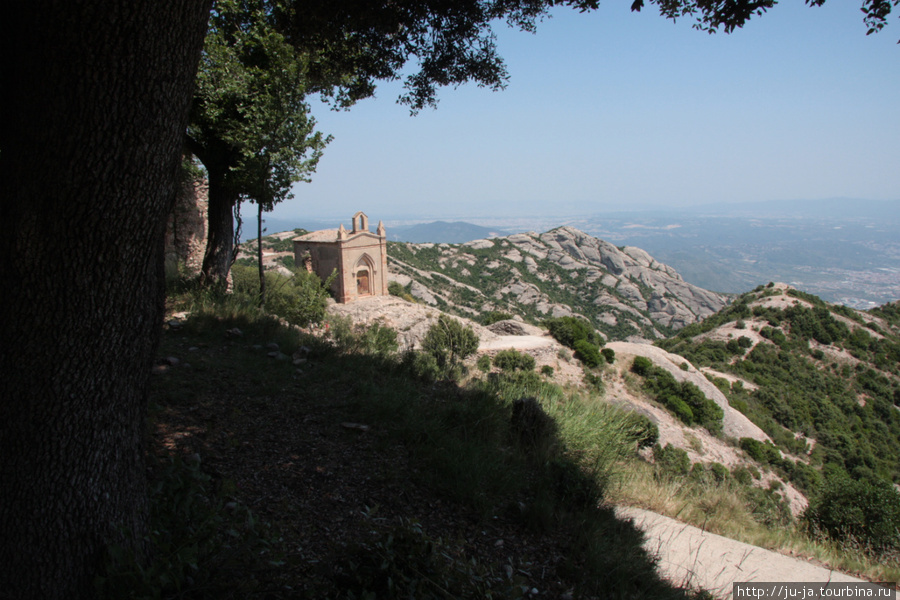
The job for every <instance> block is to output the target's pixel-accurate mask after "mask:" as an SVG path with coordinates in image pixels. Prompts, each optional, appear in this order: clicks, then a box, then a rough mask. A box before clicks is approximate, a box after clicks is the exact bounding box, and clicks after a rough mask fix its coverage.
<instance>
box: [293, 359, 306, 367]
mask: <svg viewBox="0 0 900 600" xmlns="http://www.w3.org/2000/svg"><path fill="white" fill-rule="evenodd" d="M305 363H306V359H305V358H295V359H294V366H295V367H299V366H300V365H302V364H305Z"/></svg>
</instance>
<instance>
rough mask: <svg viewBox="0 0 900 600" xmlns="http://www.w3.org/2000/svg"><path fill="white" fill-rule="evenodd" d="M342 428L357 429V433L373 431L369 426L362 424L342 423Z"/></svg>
mask: <svg viewBox="0 0 900 600" xmlns="http://www.w3.org/2000/svg"><path fill="white" fill-rule="evenodd" d="M341 427H343V428H345V429H356V430H357V431H368V430H369V429H371V428H370V427H369V426H368V425H363V424H362V423H349V422H345V423H341Z"/></svg>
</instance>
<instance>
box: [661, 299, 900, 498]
mask: <svg viewBox="0 0 900 600" xmlns="http://www.w3.org/2000/svg"><path fill="white" fill-rule="evenodd" d="M885 310H886V311H887V312H886V313H885V311H881V312H880V313H879V312H876V313H866V312H860V311H854V310H852V309H848V308H846V307H842V306H836V305H830V304H827V303H825V302H823V301H822V300H820V299H819V298H817V297H815V296H811V295H809V294H805V293H803V292H799V291H797V290H795V289H793V288H790V287H789V286H786V285H771V286H770V287H766V288H762V287H760V288H757V289H756V290H754V291H753V292H750V293H747V294H743V295H742V296H740V297H739V298H738V299H736V300H735V302H734V303H733V304H732V305H731V306H729V307H728V308H727V309H726V310H724V311H722V312H720V313H719V314H717V315H715V316H714V317H711V318H710V319H708V320H707V321H705V322H704V323H701V324H697V325H692V326H690V327H687V328H685V329H683V330H682V331H681V332H679V334H678V335H677V336H676V337H674V338H672V339H669V340H665V341H663V342H660V343H659V346H661V347H662V348H664V349H666V350H668V351H669V352H673V353H676V354H680V355H682V356H684V357H685V358H687V359H688V360H689V361H690V362H691V363H693V364H694V365H695V366H697V367H701V368H704V369H705V370H707V372H708V374H709V376H710V377H711V379H712V380H713V382H714V383H715V384H716V385H717V386H718V387H719V388H720V389H721V390H722V391H723V392H724V393H725V394H726V396H727V397H728V400H729V403H730V404H731V405H732V406H734V407H735V408H737V409H738V410H740V411H741V412H743V413H745V414H746V415H747V416H748V417H749V418H750V419H751V420H752V421H754V422H755V423H756V424H757V425H759V426H760V427H761V428H762V429H763V430H764V431H765V432H766V433H767V434H768V435H769V437H770V438H771V439H772V440H773V441H774V442H775V444H776V445H777V447H778V450H780V452H781V453H783V455H782V454H780V453H779V452H778V451H775V452H769V451H765V452H763V458H764V460H763V462H770V463H771V464H772V466H773V467H774V468H776V469H778V470H781V471H782V472H783V473H784V474H785V475H786V476H787V477H789V478H790V479H791V481H792V482H794V483H795V485H797V486H798V487H799V488H800V489H802V490H806V491H810V490H813V489H815V488H816V487H817V486H818V484H819V483H820V482H821V481H822V479H823V478H824V479H828V478H830V477H838V476H849V477H850V478H852V479H856V480H873V479H881V480H885V481H889V482H896V481H898V480H900V464H898V461H897V457H898V456H900V409H898V405H900V328H898V327H897V325H896V324H891V323H890V322H889V321H888V320H887V319H886V318H883V316H880V315H881V314H882V313H885V316H888V315H890V314H892V313H891V311H890V310H887V307H886V309H885ZM788 455H791V456H790V457H788Z"/></svg>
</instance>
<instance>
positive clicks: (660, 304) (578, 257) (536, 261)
mask: <svg viewBox="0 0 900 600" xmlns="http://www.w3.org/2000/svg"><path fill="white" fill-rule="evenodd" d="M388 263H389V266H390V269H391V271H392V279H393V280H395V281H397V282H399V283H400V284H401V285H403V286H406V287H407V288H408V291H409V292H410V293H411V294H412V295H413V296H415V297H417V298H419V299H420V300H422V301H424V302H426V303H428V304H431V305H434V306H437V307H439V308H441V309H444V310H448V311H451V312H456V313H459V314H464V315H468V316H472V315H478V314H481V313H488V312H492V311H500V312H509V313H513V314H519V315H522V316H523V317H525V318H530V319H532V320H535V321H539V320H542V319H545V318H548V317H559V316H567V315H581V316H583V317H585V318H587V319H589V320H590V321H591V322H592V323H593V324H594V326H595V327H596V328H597V329H599V330H600V331H601V332H602V333H603V334H604V335H605V336H606V337H607V338H609V339H626V338H643V339H658V338H662V337H665V336H666V335H669V334H671V333H672V332H674V331H676V330H678V329H680V328H682V327H684V326H686V325H689V324H691V323H695V322H697V321H699V320H701V319H703V318H704V317H707V316H709V315H711V314H713V313H715V312H716V311H718V310H720V309H721V308H723V307H724V306H725V305H726V302H727V297H726V296H724V295H722V294H716V293H713V292H709V291H707V290H704V289H702V288H699V287H697V286H694V285H691V284H689V283H687V282H685V281H684V280H683V279H682V278H681V276H680V275H679V274H678V273H677V272H676V271H675V270H674V269H672V268H671V267H669V266H667V265H664V264H662V263H659V262H658V261H656V260H654V259H653V257H651V256H650V255H649V254H647V253H646V252H644V251H643V250H641V249H639V248H632V247H625V248H616V247H615V246H613V245H612V244H609V243H607V242H604V241H603V240H599V239H597V238H594V237H592V236H589V235H587V234H585V233H583V232H581V231H579V230H577V229H574V228H571V227H561V228H558V229H554V230H551V231H548V232H546V233H543V234H536V233H520V234H515V235H510V236H507V237H502V238H495V239H490V240H476V241H473V242H468V243H465V244H462V245H451V244H438V245H435V244H390V245H389V247H388Z"/></svg>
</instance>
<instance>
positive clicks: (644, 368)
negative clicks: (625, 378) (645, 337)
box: [631, 356, 653, 377]
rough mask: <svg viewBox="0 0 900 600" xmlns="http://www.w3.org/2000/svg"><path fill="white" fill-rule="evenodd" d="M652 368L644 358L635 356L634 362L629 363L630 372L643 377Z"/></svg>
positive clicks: (648, 360) (651, 364)
mask: <svg viewBox="0 0 900 600" xmlns="http://www.w3.org/2000/svg"><path fill="white" fill-rule="evenodd" d="M652 367H653V363H652V362H651V361H650V359H649V358H647V357H646V356H635V357H634V362H633V363H631V372H632V373H634V374H636V375H640V376H642V377H643V376H645V375H647V373H648V372H649V370H650V369H651V368H652Z"/></svg>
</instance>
